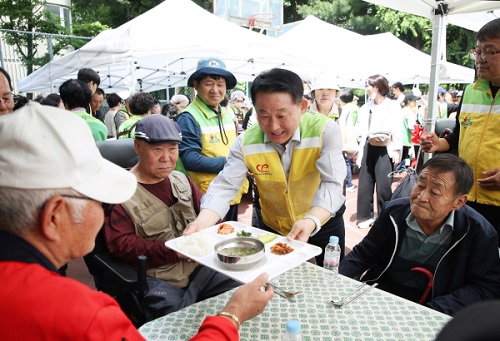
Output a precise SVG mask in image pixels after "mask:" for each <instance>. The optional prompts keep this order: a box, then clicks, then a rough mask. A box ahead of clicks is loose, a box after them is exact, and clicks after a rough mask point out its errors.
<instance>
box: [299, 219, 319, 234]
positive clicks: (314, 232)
mask: <svg viewBox="0 0 500 341" xmlns="http://www.w3.org/2000/svg"><path fill="white" fill-rule="evenodd" d="M302 219H311V220H312V221H314V224H316V227H315V228H314V230H313V231H312V232H311V234H310V235H309V237H312V236H314V235H315V234H316V233H318V232H319V230H321V221H319V219H318V218H316V217H315V216H313V215H310V214H306V215H305V216H304V217H303V218H302Z"/></svg>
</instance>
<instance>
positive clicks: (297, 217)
mask: <svg viewBox="0 0 500 341" xmlns="http://www.w3.org/2000/svg"><path fill="white" fill-rule="evenodd" d="M303 93H304V90H303V85H302V80H301V79H300V77H299V76H298V75H297V74H295V73H293V72H291V71H288V70H284V69H272V70H270V71H266V72H263V73H261V74H260V75H259V76H257V78H256V79H255V80H254V81H253V83H252V87H251V95H252V101H253V103H254V108H255V112H256V114H257V121H258V123H259V124H258V125H257V124H254V125H252V126H251V127H250V128H249V129H247V130H246V131H245V132H244V133H242V134H241V135H240V136H239V137H238V139H237V140H236V142H235V143H234V144H233V145H232V146H231V151H230V153H229V156H228V162H227V164H226V165H225V167H224V169H223V170H222V172H221V173H220V174H219V175H218V176H217V177H216V178H215V180H214V181H213V182H212V184H211V185H210V188H209V189H208V192H207V193H206V194H205V195H204V196H203V198H202V202H201V207H202V210H201V212H200V214H199V216H198V218H197V219H196V220H195V221H194V222H193V223H191V224H189V225H188V227H187V229H186V230H185V232H184V234H191V233H193V232H195V231H199V230H201V229H203V228H206V227H208V226H210V225H213V224H214V223H216V222H217V221H218V220H219V219H220V218H221V217H223V216H224V214H225V213H226V211H227V210H228V206H229V201H230V200H231V198H232V197H234V196H235V195H236V193H238V190H239V186H240V185H241V183H242V182H243V181H244V180H245V178H246V175H247V170H250V171H251V172H252V173H253V176H254V178H255V182H256V184H257V188H258V190H259V193H260V212H256V213H257V214H258V215H259V216H260V217H261V219H259V224H258V225H259V226H258V227H259V228H261V229H264V230H268V231H272V232H278V233H280V234H282V235H286V236H287V237H288V239H289V240H292V239H297V240H300V241H304V242H309V243H310V244H314V245H317V246H319V247H321V248H322V249H324V248H325V246H326V244H328V240H329V237H330V236H338V237H339V239H340V245H341V248H342V255H341V256H343V252H344V245H345V229H344V220H343V217H342V215H343V213H344V211H345V205H344V202H345V197H344V196H343V195H342V188H343V184H344V179H345V176H346V167H345V161H344V158H343V156H342V147H343V142H342V134H341V132H340V128H339V126H338V124H337V123H335V121H333V120H331V119H329V118H328V117H327V116H325V115H322V114H319V113H315V112H309V111H307V100H306V99H304V98H303ZM254 207H255V206H254ZM257 210H258V208H257ZM316 262H317V263H318V264H319V265H322V264H323V257H322V256H321V255H320V256H318V257H316Z"/></svg>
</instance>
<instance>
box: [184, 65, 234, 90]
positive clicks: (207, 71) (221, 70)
mask: <svg viewBox="0 0 500 341" xmlns="http://www.w3.org/2000/svg"><path fill="white" fill-rule="evenodd" d="M204 76H221V77H223V78H224V79H225V80H226V88H227V89H228V90H229V89H232V88H234V87H235V86H236V77H234V75H233V74H232V73H231V72H229V71H227V70H226V64H225V63H224V62H223V61H222V60H221V59H219V58H216V57H208V58H201V59H200V60H198V65H197V66H196V71H195V72H194V73H193V74H192V75H191V76H190V77H189V79H188V86H190V87H193V82H194V81H195V80H199V79H201V78H203V77H204Z"/></svg>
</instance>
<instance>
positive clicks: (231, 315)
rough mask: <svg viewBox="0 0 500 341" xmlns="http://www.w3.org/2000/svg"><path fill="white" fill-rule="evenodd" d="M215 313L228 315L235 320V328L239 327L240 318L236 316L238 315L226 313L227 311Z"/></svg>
mask: <svg viewBox="0 0 500 341" xmlns="http://www.w3.org/2000/svg"><path fill="white" fill-rule="evenodd" d="M217 315H219V316H225V317H229V318H230V319H232V320H234V322H236V325H237V328H238V329H240V325H241V324H240V319H239V318H238V316H236V315H234V314H231V313H228V312H227V311H221V312H220V313H218V314H217Z"/></svg>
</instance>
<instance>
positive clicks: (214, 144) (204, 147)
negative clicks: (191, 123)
mask: <svg viewBox="0 0 500 341" xmlns="http://www.w3.org/2000/svg"><path fill="white" fill-rule="evenodd" d="M184 111H185V112H188V113H189V114H191V115H192V116H193V117H194V119H195V121H196V123H197V124H198V126H199V127H200V132H201V136H200V138H201V151H200V154H201V155H203V156H207V157H220V156H228V155H229V149H230V148H231V145H232V144H233V142H234V141H235V140H236V127H235V126H234V122H233V119H232V117H231V115H230V114H229V113H228V112H227V111H226V110H225V109H223V108H221V124H222V125H223V132H224V131H225V134H224V135H222V134H221V128H220V127H219V118H218V116H217V113H215V112H214V111H213V110H212V109H211V108H209V107H208V106H207V105H206V104H205V103H204V102H203V101H202V100H201V99H200V98H199V97H196V98H195V100H194V101H193V102H192V103H191V104H189V105H188V106H187V107H186V109H185V110H184ZM184 115H185V114H184ZM223 141H224V142H225V143H224V142H223ZM178 167H179V166H178ZM216 176H217V174H214V173H202V172H193V171H189V177H190V178H191V180H192V181H193V183H194V184H195V185H196V187H198V188H199V189H200V191H201V192H202V193H206V192H207V189H208V186H209V185H210V183H211V182H212V181H213V179H215V177H216ZM247 191H248V180H246V179H245V181H244V182H243V186H242V187H241V188H240V192H239V193H238V195H237V196H236V198H234V199H233V200H232V201H231V204H232V205H233V204H237V203H239V202H240V201H241V196H242V195H243V193H246V192H247Z"/></svg>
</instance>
